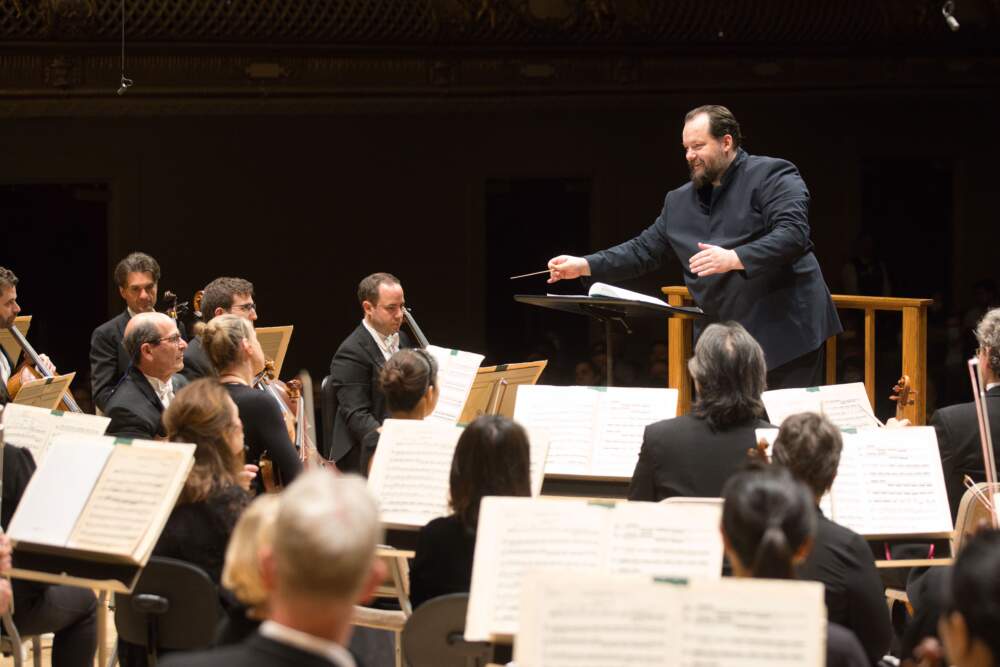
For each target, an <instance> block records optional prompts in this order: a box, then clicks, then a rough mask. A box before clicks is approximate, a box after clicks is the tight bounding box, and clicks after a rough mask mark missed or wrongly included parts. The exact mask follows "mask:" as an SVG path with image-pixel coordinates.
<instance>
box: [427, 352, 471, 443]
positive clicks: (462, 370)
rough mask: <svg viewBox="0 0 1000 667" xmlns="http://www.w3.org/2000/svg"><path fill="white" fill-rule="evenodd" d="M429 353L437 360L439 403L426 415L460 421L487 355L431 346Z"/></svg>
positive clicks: (439, 419)
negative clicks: (473, 384)
mask: <svg viewBox="0 0 1000 667" xmlns="http://www.w3.org/2000/svg"><path fill="white" fill-rule="evenodd" d="M427 352H428V353H430V354H431V356H433V357H434V359H435V360H436V361H437V363H438V391H439V394H438V402H437V406H436V407H435V408H434V412H433V413H431V414H430V415H429V416H428V417H427V418H428V419H431V420H435V421H438V422H445V423H448V424H457V423H458V418H459V417H460V416H461V415H462V408H463V407H464V406H465V402H466V401H467V400H468V398H469V391H470V390H471V389H472V383H473V380H475V378H476V373H477V372H478V371H479V365H480V364H481V363H483V359H485V357H484V356H483V355H481V354H475V353H474V352H463V351H462V350H449V349H447V348H443V347H438V346H437V345H428V346H427Z"/></svg>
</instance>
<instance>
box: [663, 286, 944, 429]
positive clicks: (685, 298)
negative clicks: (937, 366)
mask: <svg viewBox="0 0 1000 667" xmlns="http://www.w3.org/2000/svg"><path fill="white" fill-rule="evenodd" d="M660 291H661V292H663V293H664V294H665V295H666V297H667V303H669V304H670V305H671V306H690V305H693V303H694V302H693V301H692V300H691V294H690V293H689V292H688V289H687V287H663V288H661V289H660ZM833 303H834V305H836V306H837V308H838V309H840V310H863V311H864V313H865V390H866V391H867V392H868V400H869V401H871V403H872V405H875V313H876V312H877V311H898V312H900V313H902V318H903V374H904V375H909V376H910V381H911V382H912V384H913V387H914V388H915V389H916V393H915V396H914V402H913V405H908V406H906V407H905V408H904V409H903V415H904V416H905V417H906V418H907V419H909V420H910V421H911V422H912V423H913V424H924V423H926V421H927V307H928V306H930V305H931V303H933V301H932V300H931V299H897V298H894V297H884V296H856V295H850V294H834V295H833ZM692 322H693V320H692V319H691V318H689V317H683V316H674V317H671V318H670V319H669V320H668V324H667V335H668V338H667V349H668V363H669V366H668V372H667V378H668V380H667V386H669V387H671V388H673V389H677V391H678V398H677V414H679V415H682V414H686V413H687V412H688V411H689V410H690V408H691V382H690V378H689V377H688V372H687V360H688V359H690V358H691V355H692V349H691V338H692ZM893 379H894V380H895V378H893ZM836 381H837V338H836V336H834V337H832V338H828V339H827V341H826V382H827V384H834V383H835V382H836ZM887 389H888V388H887Z"/></svg>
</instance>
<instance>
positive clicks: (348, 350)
mask: <svg viewBox="0 0 1000 667" xmlns="http://www.w3.org/2000/svg"><path fill="white" fill-rule="evenodd" d="M372 366H373V365H372V361H371V359H369V358H368V356H367V355H366V354H365V351H364V350H363V349H361V348H360V346H358V345H342V346H341V347H340V349H338V350H337V353H336V354H335V355H334V357H333V361H331V362H330V378H331V380H332V381H333V383H334V387H335V389H336V392H337V409H338V410H339V411H340V414H341V416H342V417H343V419H344V422H345V423H346V424H347V428H348V430H349V431H350V432H351V436H352V438H353V440H354V441H355V442H361V440H362V439H363V438H364V437H365V436H366V435H368V434H369V433H371V432H372V431H374V430H375V429H377V428H378V427H379V426H381V422H380V421H379V418H378V416H377V415H375V414H374V412H373V409H374V406H373V404H372V391H373V389H374V387H372V375H373V372H374V371H373V367H372Z"/></svg>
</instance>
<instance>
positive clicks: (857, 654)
mask: <svg viewBox="0 0 1000 667" xmlns="http://www.w3.org/2000/svg"><path fill="white" fill-rule="evenodd" d="M722 497H723V499H724V504H723V506H722V541H723V545H724V547H725V550H726V556H727V557H728V558H729V562H730V563H731V564H732V568H733V575H734V576H737V577H754V578H763V579H794V578H795V567H796V566H797V565H798V564H800V563H802V562H803V561H804V560H805V559H806V557H807V556H808V555H809V550H810V549H811V548H812V546H813V539H814V537H815V532H816V514H815V510H814V509H813V505H814V502H815V501H814V499H813V498H812V495H811V494H810V493H809V490H808V489H807V488H806V487H805V485H803V484H802V483H801V482H798V481H796V480H795V479H794V478H793V477H792V476H791V474H790V473H789V472H788V471H787V470H785V469H784V468H781V467H780V466H767V467H764V468H759V469H751V470H744V471H743V472H739V473H736V474H735V475H733V476H732V477H731V478H730V479H729V481H727V482H726V485H725V488H724V489H723V491H722ZM826 664H827V665H828V667H864V666H865V665H870V664H871V663H869V662H868V659H867V658H866V657H865V653H864V651H863V650H862V648H861V644H860V643H859V642H858V640H857V638H856V637H855V636H854V635H853V634H852V633H851V632H850V631H849V630H847V629H846V628H843V627H841V626H839V625H837V624H836V623H832V622H831V623H828V624H827V644H826Z"/></svg>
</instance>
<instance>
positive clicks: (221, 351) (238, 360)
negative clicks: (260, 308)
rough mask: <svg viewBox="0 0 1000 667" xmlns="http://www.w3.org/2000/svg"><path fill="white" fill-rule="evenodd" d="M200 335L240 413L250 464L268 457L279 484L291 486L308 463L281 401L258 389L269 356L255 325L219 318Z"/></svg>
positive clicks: (259, 482)
mask: <svg viewBox="0 0 1000 667" xmlns="http://www.w3.org/2000/svg"><path fill="white" fill-rule="evenodd" d="M200 335H201V340H202V344H203V345H204V347H205V352H206V353H207V354H208V358H209V359H210V360H211V361H212V365H213V366H214V367H215V369H216V372H217V373H218V374H219V382H221V383H222V386H223V387H225V388H226V390H227V391H228V392H229V395H230V397H231V398H232V399H233V402H234V403H236V407H237V409H238V410H239V413H240V420H241V421H242V422H243V433H244V439H245V441H246V446H247V462H248V463H253V464H254V465H257V466H259V465H260V462H261V457H262V456H264V455H265V454H266V455H267V458H268V459H270V461H271V463H273V466H274V472H275V475H276V480H275V482H276V483H278V484H281V485H287V484H289V483H290V482H291V481H292V480H293V479H295V476H296V475H298V474H299V472H300V471H301V470H302V463H301V462H300V461H299V457H298V454H297V452H296V450H295V444H294V442H293V440H292V437H293V436H290V435H289V428H288V425H287V424H286V422H285V418H284V417H283V416H282V413H281V408H280V406H279V405H278V402H277V400H276V399H275V397H274V396H272V395H270V394H269V393H268V392H266V391H261V390H260V389H257V388H254V382H255V380H256V379H257V377H258V375H259V374H260V373H261V371H263V370H264V352H263V350H261V348H260V342H259V341H258V340H257V333H256V332H255V331H254V328H253V324H251V322H250V320H248V319H246V318H243V317H239V316H238V315H219V316H218V317H215V318H213V319H212V320H211V321H210V322H209V323H208V324H206V325H205V328H204V329H202V332H201V334H200ZM262 477H263V475H261V476H259V477H258V478H257V483H256V485H255V488H256V490H257V491H263V490H264V482H263V481H262Z"/></svg>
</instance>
